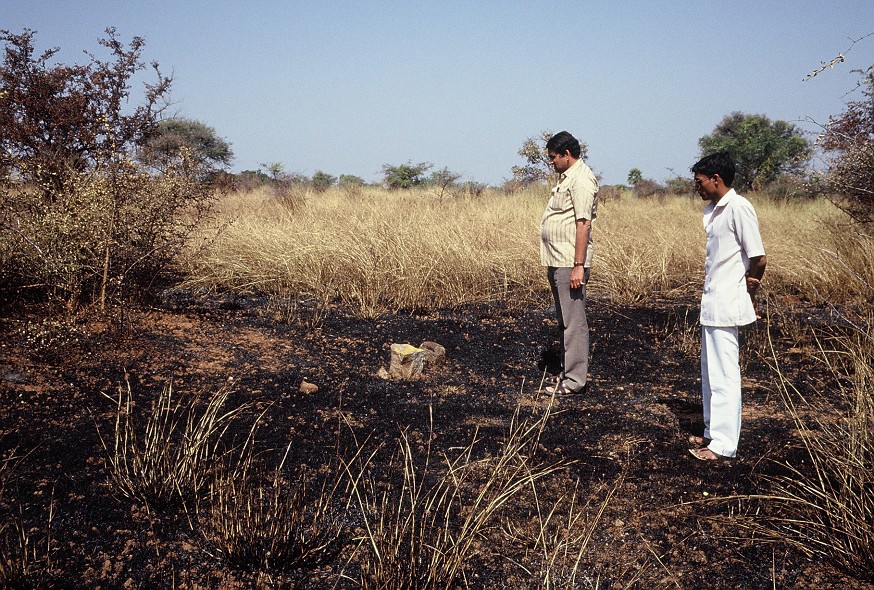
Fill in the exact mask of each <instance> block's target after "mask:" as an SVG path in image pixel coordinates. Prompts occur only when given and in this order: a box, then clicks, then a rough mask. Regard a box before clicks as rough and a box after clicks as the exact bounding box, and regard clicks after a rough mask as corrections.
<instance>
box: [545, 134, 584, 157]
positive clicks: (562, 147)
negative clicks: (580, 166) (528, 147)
mask: <svg viewBox="0 0 874 590" xmlns="http://www.w3.org/2000/svg"><path fill="white" fill-rule="evenodd" d="M546 150H547V151H551V152H555V153H556V154H564V153H565V152H568V151H569V152H570V153H571V156H573V157H574V158H577V159H579V157H580V154H581V153H582V149H581V148H580V142H579V141H577V138H576V137H574V136H573V135H571V134H570V133H568V132H567V131H559V132H558V133H556V134H555V135H553V136H552V137H550V138H549V141H547V142H546Z"/></svg>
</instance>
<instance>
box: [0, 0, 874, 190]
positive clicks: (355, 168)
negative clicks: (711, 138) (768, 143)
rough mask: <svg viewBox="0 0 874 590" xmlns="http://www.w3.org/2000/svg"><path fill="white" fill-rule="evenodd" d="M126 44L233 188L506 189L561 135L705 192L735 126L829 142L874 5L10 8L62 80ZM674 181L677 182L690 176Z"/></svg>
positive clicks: (609, 170) (124, 4) (183, 3)
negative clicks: (425, 171) (310, 183)
mask: <svg viewBox="0 0 874 590" xmlns="http://www.w3.org/2000/svg"><path fill="white" fill-rule="evenodd" d="M108 26H114V27H116V29H117V31H118V35H119V38H120V39H121V40H123V41H125V42H128V41H130V39H131V37H133V36H135V35H138V36H141V37H144V38H145V39H146V48H145V54H144V55H145V58H146V59H147V60H150V61H151V60H154V61H157V62H159V63H160V64H161V67H162V70H163V71H164V72H166V73H172V74H173V76H174V84H173V91H172V98H173V101H174V105H173V107H172V108H173V112H174V113H175V114H177V115H179V116H183V117H187V118H192V119H197V120H200V121H202V122H204V123H206V124H208V125H210V126H211V127H213V128H215V130H216V132H217V134H218V135H219V136H221V137H224V138H225V139H226V140H228V141H229V142H230V143H231V145H232V149H233V151H234V154H235V162H234V165H233V167H232V170H233V171H237V172H238V171H241V170H246V169H257V168H259V163H261V162H280V163H282V164H283V166H284V167H285V169H286V170H287V171H289V172H298V173H301V174H306V175H307V176H311V175H312V174H313V173H314V172H316V171H317V170H322V171H324V172H328V173H330V174H333V175H335V176H339V175H340V174H354V175H356V176H360V177H362V178H364V179H365V180H367V181H374V180H379V179H381V177H382V166H383V164H392V165H397V164H402V163H406V162H407V161H412V162H413V163H418V162H426V161H427V162H432V163H433V164H434V165H435V169H440V168H443V167H444V166H445V167H448V168H449V169H450V170H451V171H454V172H457V173H459V174H462V175H463V177H464V178H465V179H469V180H475V181H478V182H484V183H488V184H500V183H501V182H502V181H503V180H504V179H507V178H509V177H511V172H510V168H511V167H512V166H513V165H517V164H521V163H522V159H521V158H520V157H519V156H518V155H517V153H516V152H517V150H518V149H519V148H520V147H521V145H522V143H523V142H524V140H525V139H526V138H527V137H534V136H538V135H539V133H540V132H541V131H542V130H545V129H549V130H552V131H560V130H562V129H566V130H568V131H570V132H571V133H573V134H574V135H576V136H577V137H578V138H579V139H580V140H581V141H584V142H586V143H587V144H588V147H589V157H588V162H589V164H590V166H591V167H592V168H593V169H594V170H595V171H596V172H597V173H599V174H601V175H602V176H603V182H604V183H607V184H614V183H624V182H625V181H626V178H627V176H628V171H629V170H630V169H631V168H634V167H637V168H640V169H641V170H642V171H643V174H644V176H645V177H647V178H653V179H655V180H659V181H663V180H665V179H666V178H669V177H671V176H673V175H674V174H673V173H676V174H680V175H683V176H685V175H687V174H688V169H689V166H690V165H691V164H692V163H694V161H695V159H696V158H697V156H698V138H699V137H701V136H702V135H706V134H708V133H710V132H712V131H713V128H714V127H715V126H716V124H717V123H719V121H720V120H721V119H722V118H723V117H724V116H725V115H727V114H729V113H731V112H732V111H742V112H745V113H750V114H764V115H767V116H768V117H770V118H771V119H783V120H786V121H790V122H794V123H796V124H798V125H799V126H801V127H803V128H804V129H807V130H811V131H816V129H817V127H816V125H815V124H813V123H810V122H809V121H810V120H811V119H812V120H813V121H816V122H820V123H821V122H825V121H827V119H828V117H829V115H834V114H838V113H840V112H841V111H842V110H843V106H844V104H845V102H846V101H847V100H848V99H850V98H852V95H851V96H850V97H847V96H846V93H847V92H848V91H850V90H851V89H852V88H853V87H854V86H855V84H856V82H857V81H858V80H859V77H858V75H857V74H853V73H851V70H853V69H859V68H864V67H867V66H868V65H870V64H872V63H874V36H870V37H867V38H865V39H863V40H861V41H859V42H858V43H856V44H855V45H854V46H853V47H852V49H850V50H849V51H848V52H846V58H847V59H846V62H845V63H843V64H839V65H838V66H836V67H835V68H834V69H832V70H828V71H826V72H823V73H822V74H820V75H818V76H816V77H815V78H812V79H810V80H808V81H802V80H803V78H804V77H805V76H806V75H807V74H809V73H810V72H812V71H813V70H814V69H816V68H817V67H819V66H820V65H821V63H822V62H827V61H829V60H830V59H831V58H833V57H835V56H836V55H837V54H838V53H841V52H845V51H846V50H847V49H848V48H849V47H850V45H851V42H852V40H855V39H860V38H862V37H864V36H865V35H867V34H869V33H872V32H874V4H872V2H871V0H833V1H830V2H824V1H821V2H813V1H808V0H794V1H789V0H749V1H748V0H743V1H734V2H732V1H730V0H722V1H713V0H677V1H667V0H651V1H627V2H622V1H616V0H610V1H608V0H604V1H601V0H593V1H577V2H573V1H566V0H552V1H550V2H532V1H516V0H503V1H485V0H482V1H478V0H464V1H455V0H452V1H440V0H430V1H427V2H424V1H420V0H405V1H394V0H392V1H371V2H364V1H357V2H356V1H346V0H335V1H332V2H319V1H318V0H316V1H308V2H303V1H296V0H286V1H280V0H263V1H254V0H253V1H250V2H243V1H233V2H232V1H228V0H212V1H210V2H206V1H203V2H197V1H194V0H168V1H164V0H138V1H136V2H134V1H126V0H67V1H61V0H2V2H0V29H7V30H10V31H11V32H14V33H18V32H21V30H22V29H23V28H25V27H26V28H30V29H33V30H36V31H37V37H36V45H37V48H38V49H45V48H49V47H59V48H60V49H61V53H60V61H63V62H65V63H68V64H69V63H83V62H85V61H86V58H85V56H84V55H83V54H82V51H83V50H89V51H92V52H96V53H98V54H99V50H100V48H99V46H98V45H97V39H98V38H99V37H102V36H103V30H104V29H105V28H106V27H108ZM671 171H673V173H672V172H671Z"/></svg>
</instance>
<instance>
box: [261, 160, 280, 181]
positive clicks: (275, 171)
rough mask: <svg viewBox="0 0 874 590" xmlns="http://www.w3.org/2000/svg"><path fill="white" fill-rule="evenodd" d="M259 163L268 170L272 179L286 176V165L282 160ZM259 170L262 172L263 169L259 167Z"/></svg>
mask: <svg viewBox="0 0 874 590" xmlns="http://www.w3.org/2000/svg"><path fill="white" fill-rule="evenodd" d="M258 165H259V166H261V167H262V168H264V169H265V170H266V171H267V174H269V175H270V179H271V180H282V178H283V176H285V166H283V165H282V162H259V163H258ZM258 172H259V173H260V172H261V170H260V169H259V170H258Z"/></svg>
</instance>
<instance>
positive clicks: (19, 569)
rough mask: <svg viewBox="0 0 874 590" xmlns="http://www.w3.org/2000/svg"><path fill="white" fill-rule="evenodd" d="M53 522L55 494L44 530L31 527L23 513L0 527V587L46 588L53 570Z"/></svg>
mask: <svg viewBox="0 0 874 590" xmlns="http://www.w3.org/2000/svg"><path fill="white" fill-rule="evenodd" d="M53 520H54V492H53V493H52V497H51V498H50V500H49V514H48V521H47V522H46V527H45V530H44V531H40V530H39V529H37V528H28V527H27V526H26V525H25V524H24V520H23V517H22V515H20V514H19V515H17V516H16V517H15V518H13V519H12V520H11V522H9V523H4V524H3V525H2V526H0V588H8V589H10V590H15V589H18V588H21V589H22V590H24V589H30V588H41V587H43V585H44V583H45V581H46V579H47V578H48V576H49V575H50V572H51V568H52V554H53V551H54V548H53V546H52V522H53Z"/></svg>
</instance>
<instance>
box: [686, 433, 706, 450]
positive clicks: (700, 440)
mask: <svg viewBox="0 0 874 590" xmlns="http://www.w3.org/2000/svg"><path fill="white" fill-rule="evenodd" d="M686 440H688V441H689V444H690V445H692V446H694V447H695V448H697V449H700V448H701V447H706V446H707V445H709V444H710V439H709V438H704V437H703V436H695V435H694V434H690V435H689V438H687V439H686Z"/></svg>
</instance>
